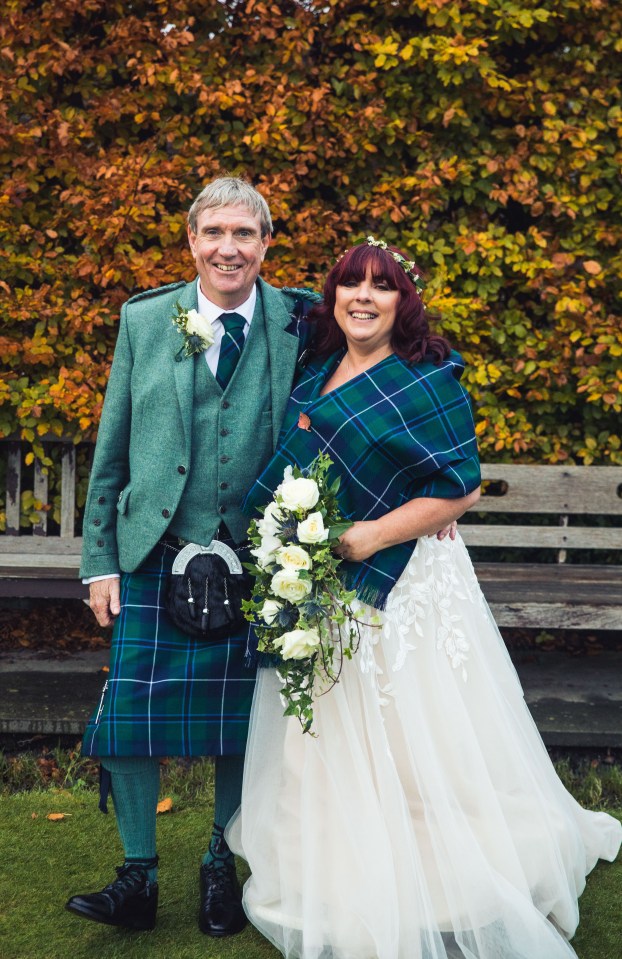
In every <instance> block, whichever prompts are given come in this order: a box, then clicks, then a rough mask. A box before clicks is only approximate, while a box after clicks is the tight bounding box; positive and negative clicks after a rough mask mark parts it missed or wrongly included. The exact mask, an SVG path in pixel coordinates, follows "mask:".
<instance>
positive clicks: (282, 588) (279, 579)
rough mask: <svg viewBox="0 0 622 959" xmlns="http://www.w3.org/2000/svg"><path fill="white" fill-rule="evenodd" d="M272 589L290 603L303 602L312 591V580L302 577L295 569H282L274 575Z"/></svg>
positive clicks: (276, 594)
mask: <svg viewBox="0 0 622 959" xmlns="http://www.w3.org/2000/svg"><path fill="white" fill-rule="evenodd" d="M270 589H271V590H272V592H273V593H274V595H275V596H280V598H281V599H288V600H289V601H290V603H301V602H302V600H303V599H306V598H307V596H308V595H309V593H310V592H311V581H310V580H308V579H300V577H299V576H298V573H297V572H296V571H295V570H291V569H280V570H279V571H278V573H275V574H274V576H273V577H272V582H271V583H270Z"/></svg>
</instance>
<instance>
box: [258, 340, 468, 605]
mask: <svg viewBox="0 0 622 959" xmlns="http://www.w3.org/2000/svg"><path fill="white" fill-rule="evenodd" d="M344 353H345V350H340V351H339V352H337V353H334V354H333V355H332V356H329V357H328V358H327V359H321V358H319V359H316V360H314V361H313V362H312V363H311V364H309V366H308V367H307V368H306V369H305V370H303V372H302V375H301V378H300V380H299V382H298V384H297V385H296V386H295V388H294V390H293V392H292V395H291V398H290V401H289V404H288V407H287V410H286V413H285V419H284V421H283V426H282V429H281V433H280V436H279V440H278V444H277V450H276V453H275V454H274V456H273V457H272V459H271V460H270V462H269V464H268V466H267V467H266V469H265V470H264V471H263V473H262V474H261V475H260V477H259V479H258V480H257V481H256V482H255V484H254V485H253V486H252V487H251V489H250V491H249V493H248V496H247V497H246V500H245V502H244V506H243V510H244V512H245V513H246V514H247V515H249V516H253V515H254V514H255V510H256V509H257V507H262V506H266V505H267V503H269V502H270V501H271V499H272V495H273V491H274V490H275V489H276V487H277V486H278V485H279V483H280V482H281V481H282V479H283V471H284V469H285V467H286V466H287V465H293V464H295V465H297V466H299V467H300V468H301V469H305V468H306V467H308V466H309V464H310V463H311V462H312V460H313V459H314V458H315V457H316V456H317V455H318V453H319V452H324V453H327V454H328V455H329V456H330V458H331V459H332V461H333V464H334V465H333V466H332V467H331V470H330V473H331V474H332V475H331V476H330V478H331V479H332V478H333V476H336V475H340V476H341V486H340V489H339V494H338V500H339V505H340V508H341V511H342V513H343V514H344V516H347V517H348V518H349V519H353V520H374V519H379V518H380V517H381V516H384V515H385V514H386V513H388V512H389V511H391V510H394V509H397V507H399V506H402V505H403V504H404V503H406V502H408V501H409V500H411V499H414V498H416V497H423V496H425V497H442V498H457V497H461V496H466V495H467V494H468V493H470V492H472V490H474V489H476V488H477V486H478V485H479V482H480V470H479V459H478V455H477V441H476V439H475V428H474V423H473V415H472V411H471V403H470V399H469V396H468V394H467V392H466V390H465V389H464V387H463V386H462V385H461V384H460V382H459V380H460V377H461V375H462V373H463V371H464V362H463V360H462V358H461V356H460V355H459V354H458V353H456V352H455V351H452V353H451V354H450V356H449V357H448V358H447V359H446V360H444V361H442V362H440V363H438V364H435V363H433V362H432V361H431V360H430V361H428V360H427V359H425V358H424V360H423V361H421V362H419V363H416V364H412V365H411V364H409V363H407V362H406V360H403V359H401V358H400V357H398V356H396V355H395V354H392V355H391V356H388V357H386V358H385V359H383V360H381V361H380V362H379V363H377V364H376V365H375V366H373V367H371V368H370V369H368V370H366V371H365V372H364V373H361V374H360V375H359V376H356V377H353V378H352V379H351V380H349V381H348V382H347V383H344V384H343V386H340V387H338V388H337V389H335V390H332V391H331V392H330V393H327V394H326V395H325V396H321V395H320V392H321V390H322V387H323V386H324V384H325V383H326V382H327V380H328V379H329V378H330V376H331V375H332V373H333V372H334V370H335V368H336V366H337V364H338V363H339V362H340V361H341V359H342V357H343V356H344ZM300 413H306V415H307V416H308V417H309V419H310V421H311V422H310V427H309V429H308V430H307V429H302V428H300V427H299V426H298V418H299V415H300ZM415 544H416V540H408V541H407V542H404V543H399V544H397V545H395V546H390V547H388V548H387V549H383V550H379V551H378V552H377V553H375V554H374V555H373V556H370V557H369V558H368V559H366V560H364V561H362V562H359V563H353V562H348V561H344V562H343V563H342V564H341V566H340V575H341V576H342V579H343V581H344V584H345V585H346V587H347V588H349V589H356V594H357V596H358V598H359V599H360V600H361V601H362V602H366V603H369V604H370V605H371V606H375V607H377V608H380V609H384V607H385V605H386V602H387V599H388V596H389V593H390V592H391V589H392V588H393V586H394V585H395V583H396V582H397V580H398V579H399V577H400V575H401V573H402V572H403V571H404V569H405V568H406V565H407V563H408V560H409V558H410V556H411V554H412V551H413V549H414V547H415Z"/></svg>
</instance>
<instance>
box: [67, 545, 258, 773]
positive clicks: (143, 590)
mask: <svg viewBox="0 0 622 959" xmlns="http://www.w3.org/2000/svg"><path fill="white" fill-rule="evenodd" d="M174 558H175V551H174V550H172V549H170V548H168V547H166V546H163V545H160V544H159V545H158V546H156V548H155V549H154V550H153V552H152V553H151V554H150V555H149V556H148V558H147V559H146V561H145V562H144V564H143V565H142V566H141V567H140V569H138V570H137V571H136V572H134V573H124V574H123V575H122V577H121V612H120V614H119V616H118V617H117V619H116V621H115V625H114V629H113V635H112V648H111V655H110V671H109V674H108V680H107V682H106V683H105V684H104V689H103V691H102V696H101V699H100V701H99V703H98V704H97V706H96V708H95V709H94V711H93V714H92V715H91V717H90V719H89V721H88V724H87V727H86V730H85V733H84V737H83V744H82V751H83V753H84V754H85V755H88V756H222V755H232V754H239V753H243V752H244V749H245V746H246V737H247V734H248V720H249V715H250V708H251V702H252V698H253V691H254V687H255V669H254V668H249V667H248V666H247V665H245V659H246V654H247V649H248V647H249V632H250V627H246V626H245V627H243V628H242V630H241V631H240V632H238V633H235V634H234V635H232V636H230V637H228V638H227V639H224V640H221V641H219V642H206V641H204V640H201V639H196V638H194V637H191V636H188V635H187V634H186V633H183V632H182V631H181V630H179V629H178V628H177V627H176V626H175V625H174V624H173V623H172V621H171V620H170V618H169V616H168V613H167V612H166V609H165V599H166V584H167V577H168V575H169V573H170V570H171V567H172V564H173V560H174Z"/></svg>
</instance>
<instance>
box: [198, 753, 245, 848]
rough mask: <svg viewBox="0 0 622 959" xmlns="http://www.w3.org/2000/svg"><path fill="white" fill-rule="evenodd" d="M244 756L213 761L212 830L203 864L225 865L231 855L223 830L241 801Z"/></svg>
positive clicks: (222, 757)
mask: <svg viewBox="0 0 622 959" xmlns="http://www.w3.org/2000/svg"><path fill="white" fill-rule="evenodd" d="M243 773H244V756H217V757H216V759H215V786H214V829H213V831H212V838H211V839H210V844H209V848H208V850H207V852H206V853H205V855H204V856H203V863H204V864H205V865H206V864H208V863H216V864H217V865H219V864H220V865H226V864H228V863H231V862H233V854H232V852H231V850H230V849H229V847H228V845H227V843H226V842H225V840H224V836H223V830H224V828H225V826H226V825H227V823H228V822H229V820H230V819H231V817H232V816H233V814H234V812H235V811H236V809H237V808H238V806H239V805H240V802H241V801H242V775H243Z"/></svg>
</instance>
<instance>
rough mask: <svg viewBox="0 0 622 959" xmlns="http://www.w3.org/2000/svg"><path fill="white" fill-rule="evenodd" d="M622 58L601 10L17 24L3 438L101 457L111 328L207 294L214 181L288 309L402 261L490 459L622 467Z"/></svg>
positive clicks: (7, 67)
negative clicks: (204, 234)
mask: <svg viewBox="0 0 622 959" xmlns="http://www.w3.org/2000/svg"><path fill="white" fill-rule="evenodd" d="M621 37H622V8H621V7H620V6H619V5H618V4H615V3H611V2H608V0H542V2H538V0H412V2H406V0H390V2H387V0H366V2H365V3H360V2H354V0H304V2H294V0H279V2H270V0H198V2H189V0H188V2H186V0H170V2H167V0H152V2H141V0H136V2H133V3H131V4H130V3H122V2H120V0H119V2H114V0H112V2H111V0H48V2H36V3H35V2H29V0H5V4H4V10H3V18H2V21H1V23H0V44H1V50H0V97H1V99H0V167H1V169H2V180H3V186H2V189H1V193H0V230H1V231H2V244H1V245H0V286H1V288H2V304H1V310H2V329H1V334H0V353H1V355H2V362H3V367H4V375H3V378H2V382H1V384H0V435H3V436H8V435H14V434H16V433H17V434H18V435H21V436H22V437H23V438H25V439H27V440H28V441H30V442H32V443H33V444H34V447H35V452H37V453H39V454H41V452H42V449H41V445H40V438H41V437H42V436H44V435H46V434H49V433H52V434H57V435H60V434H69V435H71V436H73V437H74V439H75V441H76V442H78V441H79V440H81V439H84V438H90V437H93V436H94V435H95V432H96V427H97V422H98V418H99V415H100V411H101V404H102V399H103V394H104V389H105V385H106V379H107V372H108V368H109V364H110V360H111V356H112V349H113V345H114V340H115V333H116V326H117V321H118V313H119V307H120V305H121V303H122V302H123V300H124V299H126V298H127V297H128V295H131V294H132V293H134V292H136V291H139V290H143V289H146V288H149V287H153V286H158V285H160V284H164V283H168V282H171V281H173V280H176V279H180V278H186V279H190V278H191V277H192V276H193V275H194V271H193V264H192V260H191V258H190V255H189V253H188V251H187V249H186V240H185V211H186V210H187V208H188V205H189V203H190V201H191V199H192V198H193V196H194V195H195V193H196V192H197V190H198V189H199V188H200V187H201V185H202V184H203V183H204V182H205V181H207V180H208V179H210V178H211V177H213V176H214V175H217V174H219V173H222V172H225V171H226V172H230V173H236V174H237V173H242V174H245V175H247V176H248V177H249V178H251V179H252V180H253V182H255V183H256V184H257V185H258V186H259V188H260V189H261V191H262V192H263V193H264V195H265V196H266V197H267V199H268V201H269V203H270V206H271V209H272V211H273V214H274V217H275V222H276V227H277V232H276V235H275V239H274V242H273V246H272V249H271V254H270V256H269V260H268V262H267V264H266V267H265V276H266V278H267V279H269V280H271V281H273V282H276V283H277V284H286V283H287V284H289V285H301V284H306V285H312V286H315V287H317V286H321V283H322V277H323V275H324V274H325V272H326V269H327V268H328V266H329V265H330V264H331V263H332V262H333V261H334V257H335V255H336V254H338V253H339V252H341V250H342V249H343V248H344V247H345V246H347V245H348V244H349V243H351V242H352V240H353V239H359V238H361V237H362V236H364V235H366V234H367V233H374V234H375V235H376V236H377V237H382V238H384V239H386V240H387V241H391V242H396V243H398V244H399V245H400V246H401V247H403V248H404V249H405V250H407V251H408V252H409V253H410V255H411V256H414V257H415V258H416V259H417V261H418V263H419V264H420V265H421V266H422V267H423V268H424V269H425V270H426V272H427V274H428V276H429V284H428V291H427V295H428V303H429V306H430V308H431V309H434V310H437V311H439V312H440V314H441V316H442V320H441V324H440V325H441V327H442V329H443V331H444V332H445V333H446V335H448V336H449V337H450V338H451V339H452V340H453V341H454V343H455V344H456V345H457V346H458V347H459V348H460V349H461V350H462V352H463V354H464V356H465V358H466V359H467V361H468V364H469V368H468V373H467V381H468V386H469V388H470V390H471V392H472V395H473V397H474V401H475V404H476V409H477V418H478V433H479V439H480V444H481V452H482V457H483V458H484V459H487V460H491V459H495V458H497V459H503V460H510V459H511V460H516V459H521V460H523V461H535V462H550V463H557V462H561V461H570V462H579V463H581V462H583V463H590V462H593V461H594V462H599V463H606V462H609V463H622V448H621V435H622V433H621V428H620V414H621V412H622V370H621V364H620V357H621V356H622V328H621V324H620V318H619V316H618V317H616V314H615V310H616V299H617V298H619V294H620V273H621V263H622V261H621V255H620V239H621V237H620V219H621V218H620V210H621V201H620V193H619V170H620V160H621V151H620V139H619V137H620V130H621V126H622V108H621V106H620V84H619V80H618V69H617V68H618V66H619V60H620V52H621V49H622V40H621V39H620V38H621Z"/></svg>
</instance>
